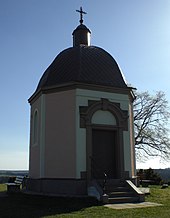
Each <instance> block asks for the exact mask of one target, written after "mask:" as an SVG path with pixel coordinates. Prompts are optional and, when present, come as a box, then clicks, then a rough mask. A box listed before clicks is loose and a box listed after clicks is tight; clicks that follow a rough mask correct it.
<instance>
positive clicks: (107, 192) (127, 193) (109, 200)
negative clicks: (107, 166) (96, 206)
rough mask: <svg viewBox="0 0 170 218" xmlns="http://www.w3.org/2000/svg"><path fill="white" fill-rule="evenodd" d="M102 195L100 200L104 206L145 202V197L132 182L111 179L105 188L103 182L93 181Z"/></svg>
mask: <svg viewBox="0 0 170 218" xmlns="http://www.w3.org/2000/svg"><path fill="white" fill-rule="evenodd" d="M94 186H95V188H96V191H97V192H98V193H100V197H101V198H100V200H101V201H103V203H104V204H118V203H137V202H144V201H145V195H144V194H143V193H142V192H141V191H140V190H139V189H138V188H137V187H136V186H135V185H134V184H133V183H132V182H131V181H130V180H124V181H122V180H119V179H111V180H107V181H106V183H105V184H104V186H102V183H101V181H97V180H96V181H95V182H94V181H93V187H94ZM101 187H102V188H101Z"/></svg>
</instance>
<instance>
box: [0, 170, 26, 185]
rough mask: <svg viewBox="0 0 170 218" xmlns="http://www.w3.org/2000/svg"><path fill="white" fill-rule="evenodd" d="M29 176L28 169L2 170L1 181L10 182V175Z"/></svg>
mask: <svg viewBox="0 0 170 218" xmlns="http://www.w3.org/2000/svg"><path fill="white" fill-rule="evenodd" d="M20 175H22V176H28V170H0V183H6V182H8V179H9V177H10V176H20Z"/></svg>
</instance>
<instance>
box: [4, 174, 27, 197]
mask: <svg viewBox="0 0 170 218" xmlns="http://www.w3.org/2000/svg"><path fill="white" fill-rule="evenodd" d="M23 180H24V176H17V177H16V179H15V181H14V182H8V183H6V185H7V193H17V192H20V187H21V185H23Z"/></svg>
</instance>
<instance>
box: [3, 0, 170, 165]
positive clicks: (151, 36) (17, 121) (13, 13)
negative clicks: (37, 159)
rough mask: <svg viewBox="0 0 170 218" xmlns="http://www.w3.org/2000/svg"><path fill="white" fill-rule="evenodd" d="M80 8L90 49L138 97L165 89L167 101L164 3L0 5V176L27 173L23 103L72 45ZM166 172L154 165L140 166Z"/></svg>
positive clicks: (168, 41)
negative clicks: (111, 63)
mask: <svg viewBox="0 0 170 218" xmlns="http://www.w3.org/2000/svg"><path fill="white" fill-rule="evenodd" d="M80 6H83V9H84V10H85V11H87V13H88V14H87V15H85V16H84V24H85V25H86V26H87V27H88V28H90V30H91V31H92V40H91V44H92V45H96V46H99V47H102V48H104V49H105V50H106V51H108V52H109V53H110V54H111V55H112V56H113V57H114V58H115V60H116V61H117V62H118V64H119V66H120V68H121V70H122V71H123V73H124V75H125V78H126V80H127V82H128V83H130V84H132V85H133V86H134V87H136V88H137V89H138V91H145V90H148V91H149V92H150V93H152V92H153V91H157V90H162V91H164V92H165V94H166V97H167V99H168V101H169V102H170V85H169V82H170V63H169V60H170V27H169V21H170V1H169V0H84V1H83V0H29V1H28V0H15V1H13V0H1V1H0V60H1V61H0V76H1V86H0V89H1V91H0V99H1V107H0V169H28V156H29V154H28V151H29V122H30V120H29V119H30V118H29V110H30V106H29V104H28V101H27V99H28V98H29V97H30V96H31V95H32V93H33V92H34V91H35V89H36V86H37V83H38V81H39V79H40V78H41V76H42V74H43V72H44V71H45V69H46V68H47V67H48V66H49V65H50V64H51V62H52V61H53V59H54V58H55V57H56V56H57V54H58V53H59V52H60V51H62V50H63V49H65V48H67V47H70V46H72V32H73V30H74V29H75V28H76V27H77V25H78V24H79V14H78V13H76V12H75V10H76V9H79V8H80ZM141 166H143V165H140V164H137V167H141ZM169 166H170V163H169V164H168V163H167V164H166V165H161V164H160V163H159V162H158V161H157V160H154V161H153V159H152V160H150V161H149V162H148V163H145V165H144V167H157V168H159V167H169Z"/></svg>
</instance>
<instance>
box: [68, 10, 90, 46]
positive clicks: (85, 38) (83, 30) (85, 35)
mask: <svg viewBox="0 0 170 218" xmlns="http://www.w3.org/2000/svg"><path fill="white" fill-rule="evenodd" d="M76 11H77V12H79V13H80V25H79V26H78V27H77V28H76V29H75V30H74V31H73V34H72V35H73V46H80V45H86V46H90V35H91V31H90V30H89V29H88V28H87V27H86V26H85V25H84V24H83V14H87V13H86V12H84V11H83V10H82V7H80V10H76Z"/></svg>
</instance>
